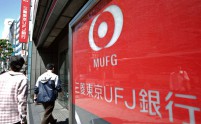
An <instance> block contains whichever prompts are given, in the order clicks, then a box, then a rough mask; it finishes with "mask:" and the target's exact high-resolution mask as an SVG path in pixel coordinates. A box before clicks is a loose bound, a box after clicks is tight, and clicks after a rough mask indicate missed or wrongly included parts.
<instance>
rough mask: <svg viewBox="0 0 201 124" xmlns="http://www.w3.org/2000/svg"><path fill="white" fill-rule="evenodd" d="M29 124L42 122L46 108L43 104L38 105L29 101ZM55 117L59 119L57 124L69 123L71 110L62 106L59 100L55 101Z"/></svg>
mask: <svg viewBox="0 0 201 124" xmlns="http://www.w3.org/2000/svg"><path fill="white" fill-rule="evenodd" d="M27 109H28V111H27V113H28V117H27V122H28V124H41V120H42V118H43V114H44V108H43V106H42V105H36V104H35V103H33V102H29V103H28V108H27ZM52 114H53V117H54V118H55V119H57V124H68V117H69V111H68V110H67V109H66V108H64V107H62V106H61V105H60V104H59V103H58V101H56V102H55V107H54V110H53V113H52Z"/></svg>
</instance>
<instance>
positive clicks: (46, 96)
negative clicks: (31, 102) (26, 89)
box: [34, 79, 58, 103]
mask: <svg viewBox="0 0 201 124" xmlns="http://www.w3.org/2000/svg"><path fill="white" fill-rule="evenodd" d="M34 92H35V93H36V94H37V100H36V101H37V102H38V103H45V102H54V101H55V100H56V99H57V97H58V90H57V89H56V88H55V81H54V80H50V79H49V80H48V81H47V82H45V83H42V82H41V81H39V86H38V87H35V88H34Z"/></svg>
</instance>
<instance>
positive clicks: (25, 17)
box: [19, 0, 30, 43]
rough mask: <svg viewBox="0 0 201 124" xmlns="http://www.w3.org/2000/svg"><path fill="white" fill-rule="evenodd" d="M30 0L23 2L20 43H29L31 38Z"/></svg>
mask: <svg viewBox="0 0 201 124" xmlns="http://www.w3.org/2000/svg"><path fill="white" fill-rule="evenodd" d="M29 16H30V0H22V1H21V13H20V33H19V42H21V43H27V42H28V37H29Z"/></svg>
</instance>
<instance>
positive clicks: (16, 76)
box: [0, 56, 28, 124]
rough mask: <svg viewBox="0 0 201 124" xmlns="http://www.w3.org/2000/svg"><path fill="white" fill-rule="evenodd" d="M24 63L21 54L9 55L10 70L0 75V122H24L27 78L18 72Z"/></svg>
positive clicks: (13, 123) (12, 123)
mask: <svg viewBox="0 0 201 124" xmlns="http://www.w3.org/2000/svg"><path fill="white" fill-rule="evenodd" d="M24 63H25V61H24V59H23V58H22V57H21V56H11V57H10V62H9V65H10V68H11V70H10V71H8V72H5V73H3V74H1V75H0V124H26V115H27V95H28V80H27V78H26V76H25V75H24V74H23V73H21V72H20V70H21V69H22V66H23V64H24Z"/></svg>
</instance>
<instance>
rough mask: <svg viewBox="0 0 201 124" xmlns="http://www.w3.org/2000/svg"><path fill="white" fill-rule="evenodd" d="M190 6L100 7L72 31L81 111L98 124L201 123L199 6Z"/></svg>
mask: <svg viewBox="0 0 201 124" xmlns="http://www.w3.org/2000/svg"><path fill="white" fill-rule="evenodd" d="M190 3H191V5H192V6H193V8H194V9H191V8H189V1H188V0H185V1H182V2H181V1H172V2H170V1H157V2H155V1H153V0H150V1H146V2H145V1H138V0H126V1H120V0H112V1H110V2H109V1H100V2H99V3H98V5H97V6H95V7H94V8H93V9H92V10H91V11H90V12H89V13H88V14H87V15H86V16H85V17H84V18H83V19H82V20H81V21H80V22H79V23H78V24H77V25H76V26H75V27H74V28H73V94H74V95H73V104H74V105H75V108H81V109H83V110H84V111H85V112H88V113H90V114H91V115H94V116H96V119H91V120H90V118H91V116H89V118H88V119H89V120H90V121H93V122H94V123H95V122H96V120H97V118H99V119H101V120H104V121H105V123H112V124H118V123H175V124H182V123H189V124H196V123H201V118H200V117H201V104H200V103H201V94H200V90H201V85H200V80H201V78H200V77H201V73H200V72H201V68H199V67H198V66H199V65H197V64H196V63H201V59H199V57H198V56H201V52H199V51H200V49H201V47H200V46H201V44H200V43H201V42H200V39H199V38H198V37H201V35H200V34H201V32H200V34H197V33H196V34H195V32H194V31H199V29H201V25H200V22H199V21H198V20H201V17H200V16H199V15H200V14H201V8H200V7H199V5H201V2H200V1H199V2H198V1H197V0H193V1H190ZM176 5H178V6H176ZM167 6H168V7H167ZM175 7H176V8H177V9H175ZM187 13H189V14H187ZM190 13H191V14H190ZM192 14H193V15H192ZM198 41H199V42H198ZM75 113H76V119H77V120H78V121H77V122H79V124H82V123H87V122H83V120H82V118H83V117H84V118H85V119H86V117H87V114H86V113H84V112H79V111H76V112H75ZM181 115H182V116H181ZM86 120H87V119H86Z"/></svg>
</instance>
